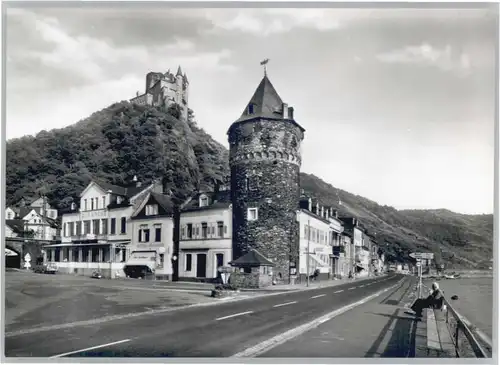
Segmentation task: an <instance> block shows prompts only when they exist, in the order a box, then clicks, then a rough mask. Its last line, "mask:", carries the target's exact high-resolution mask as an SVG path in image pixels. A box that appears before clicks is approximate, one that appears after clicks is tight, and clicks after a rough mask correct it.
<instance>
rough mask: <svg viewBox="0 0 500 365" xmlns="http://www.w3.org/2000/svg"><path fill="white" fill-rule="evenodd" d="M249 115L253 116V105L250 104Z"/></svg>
mask: <svg viewBox="0 0 500 365" xmlns="http://www.w3.org/2000/svg"><path fill="white" fill-rule="evenodd" d="M248 114H253V104H248Z"/></svg>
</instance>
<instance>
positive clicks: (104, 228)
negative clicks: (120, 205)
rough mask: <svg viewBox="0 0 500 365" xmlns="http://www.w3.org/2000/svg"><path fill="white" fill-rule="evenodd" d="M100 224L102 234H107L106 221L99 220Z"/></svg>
mask: <svg viewBox="0 0 500 365" xmlns="http://www.w3.org/2000/svg"><path fill="white" fill-rule="evenodd" d="M101 222H102V234H108V220H107V219H101Z"/></svg>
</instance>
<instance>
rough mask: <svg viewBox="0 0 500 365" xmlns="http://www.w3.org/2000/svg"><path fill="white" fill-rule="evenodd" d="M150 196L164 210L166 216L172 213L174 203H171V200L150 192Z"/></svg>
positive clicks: (165, 196) (163, 195)
mask: <svg viewBox="0 0 500 365" xmlns="http://www.w3.org/2000/svg"><path fill="white" fill-rule="evenodd" d="M151 196H152V197H153V198H154V200H156V202H157V203H158V204H159V205H160V206H161V207H162V208H163V209H165V212H167V213H168V214H173V213H174V203H173V202H172V198H171V197H170V196H168V195H166V194H159V193H155V192H151Z"/></svg>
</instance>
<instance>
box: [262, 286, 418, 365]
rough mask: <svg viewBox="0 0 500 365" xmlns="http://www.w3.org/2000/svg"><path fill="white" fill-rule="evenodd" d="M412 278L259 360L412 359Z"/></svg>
mask: <svg viewBox="0 0 500 365" xmlns="http://www.w3.org/2000/svg"><path fill="white" fill-rule="evenodd" d="M414 287H415V283H414V279H412V280H407V281H405V282H404V283H403V284H402V285H401V286H397V287H396V288H394V289H392V290H391V291H389V292H387V293H384V294H382V295H380V296H379V297H377V298H375V299H373V300H372V301H370V302H367V303H365V304H362V305H360V306H359V307H356V308H354V309H352V310H350V311H348V312H346V313H344V314H341V315H339V316H338V317H335V318H333V319H332V320H330V321H327V322H325V323H323V324H320V325H319V326H318V327H316V328H314V329H313V330H310V331H308V332H306V333H304V334H302V335H299V336H297V337H295V338H294V339H292V340H290V341H287V342H285V343H283V344H281V345H279V346H277V347H275V348H273V349H271V350H269V351H268V352H266V353H264V354H262V355H261V356H259V357H287V358H291V357H301V358H310V357H314V358H326V357H344V358H346V357H351V358H352V357H356V358H359V357H414V355H415V346H414V337H415V331H416V326H415V324H416V321H415V320H414V317H413V316H411V315H408V314H406V313H405V311H406V310H407V307H408V306H409V305H410V304H411V302H412V301H413V298H414V292H413V291H414Z"/></svg>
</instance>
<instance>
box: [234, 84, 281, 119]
mask: <svg viewBox="0 0 500 365" xmlns="http://www.w3.org/2000/svg"><path fill="white" fill-rule="evenodd" d="M250 104H252V105H253V114H250V115H248V113H247V112H248V107H245V110H244V111H243V113H242V114H241V117H240V119H241V118H248V117H253V116H254V115H267V116H270V117H274V118H276V117H278V118H279V117H280V114H278V113H276V112H277V111H281V109H282V107H283V101H282V100H281V98H280V96H279V95H278V92H277V91H276V89H275V88H274V86H273V84H272V83H271V81H270V80H269V78H268V77H267V76H264V78H263V79H262V81H261V82H260V84H259V86H257V89H256V90H255V92H254V94H253V96H252V98H251V99H250V101H249V102H248V104H247V106H248V105H250Z"/></svg>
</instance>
